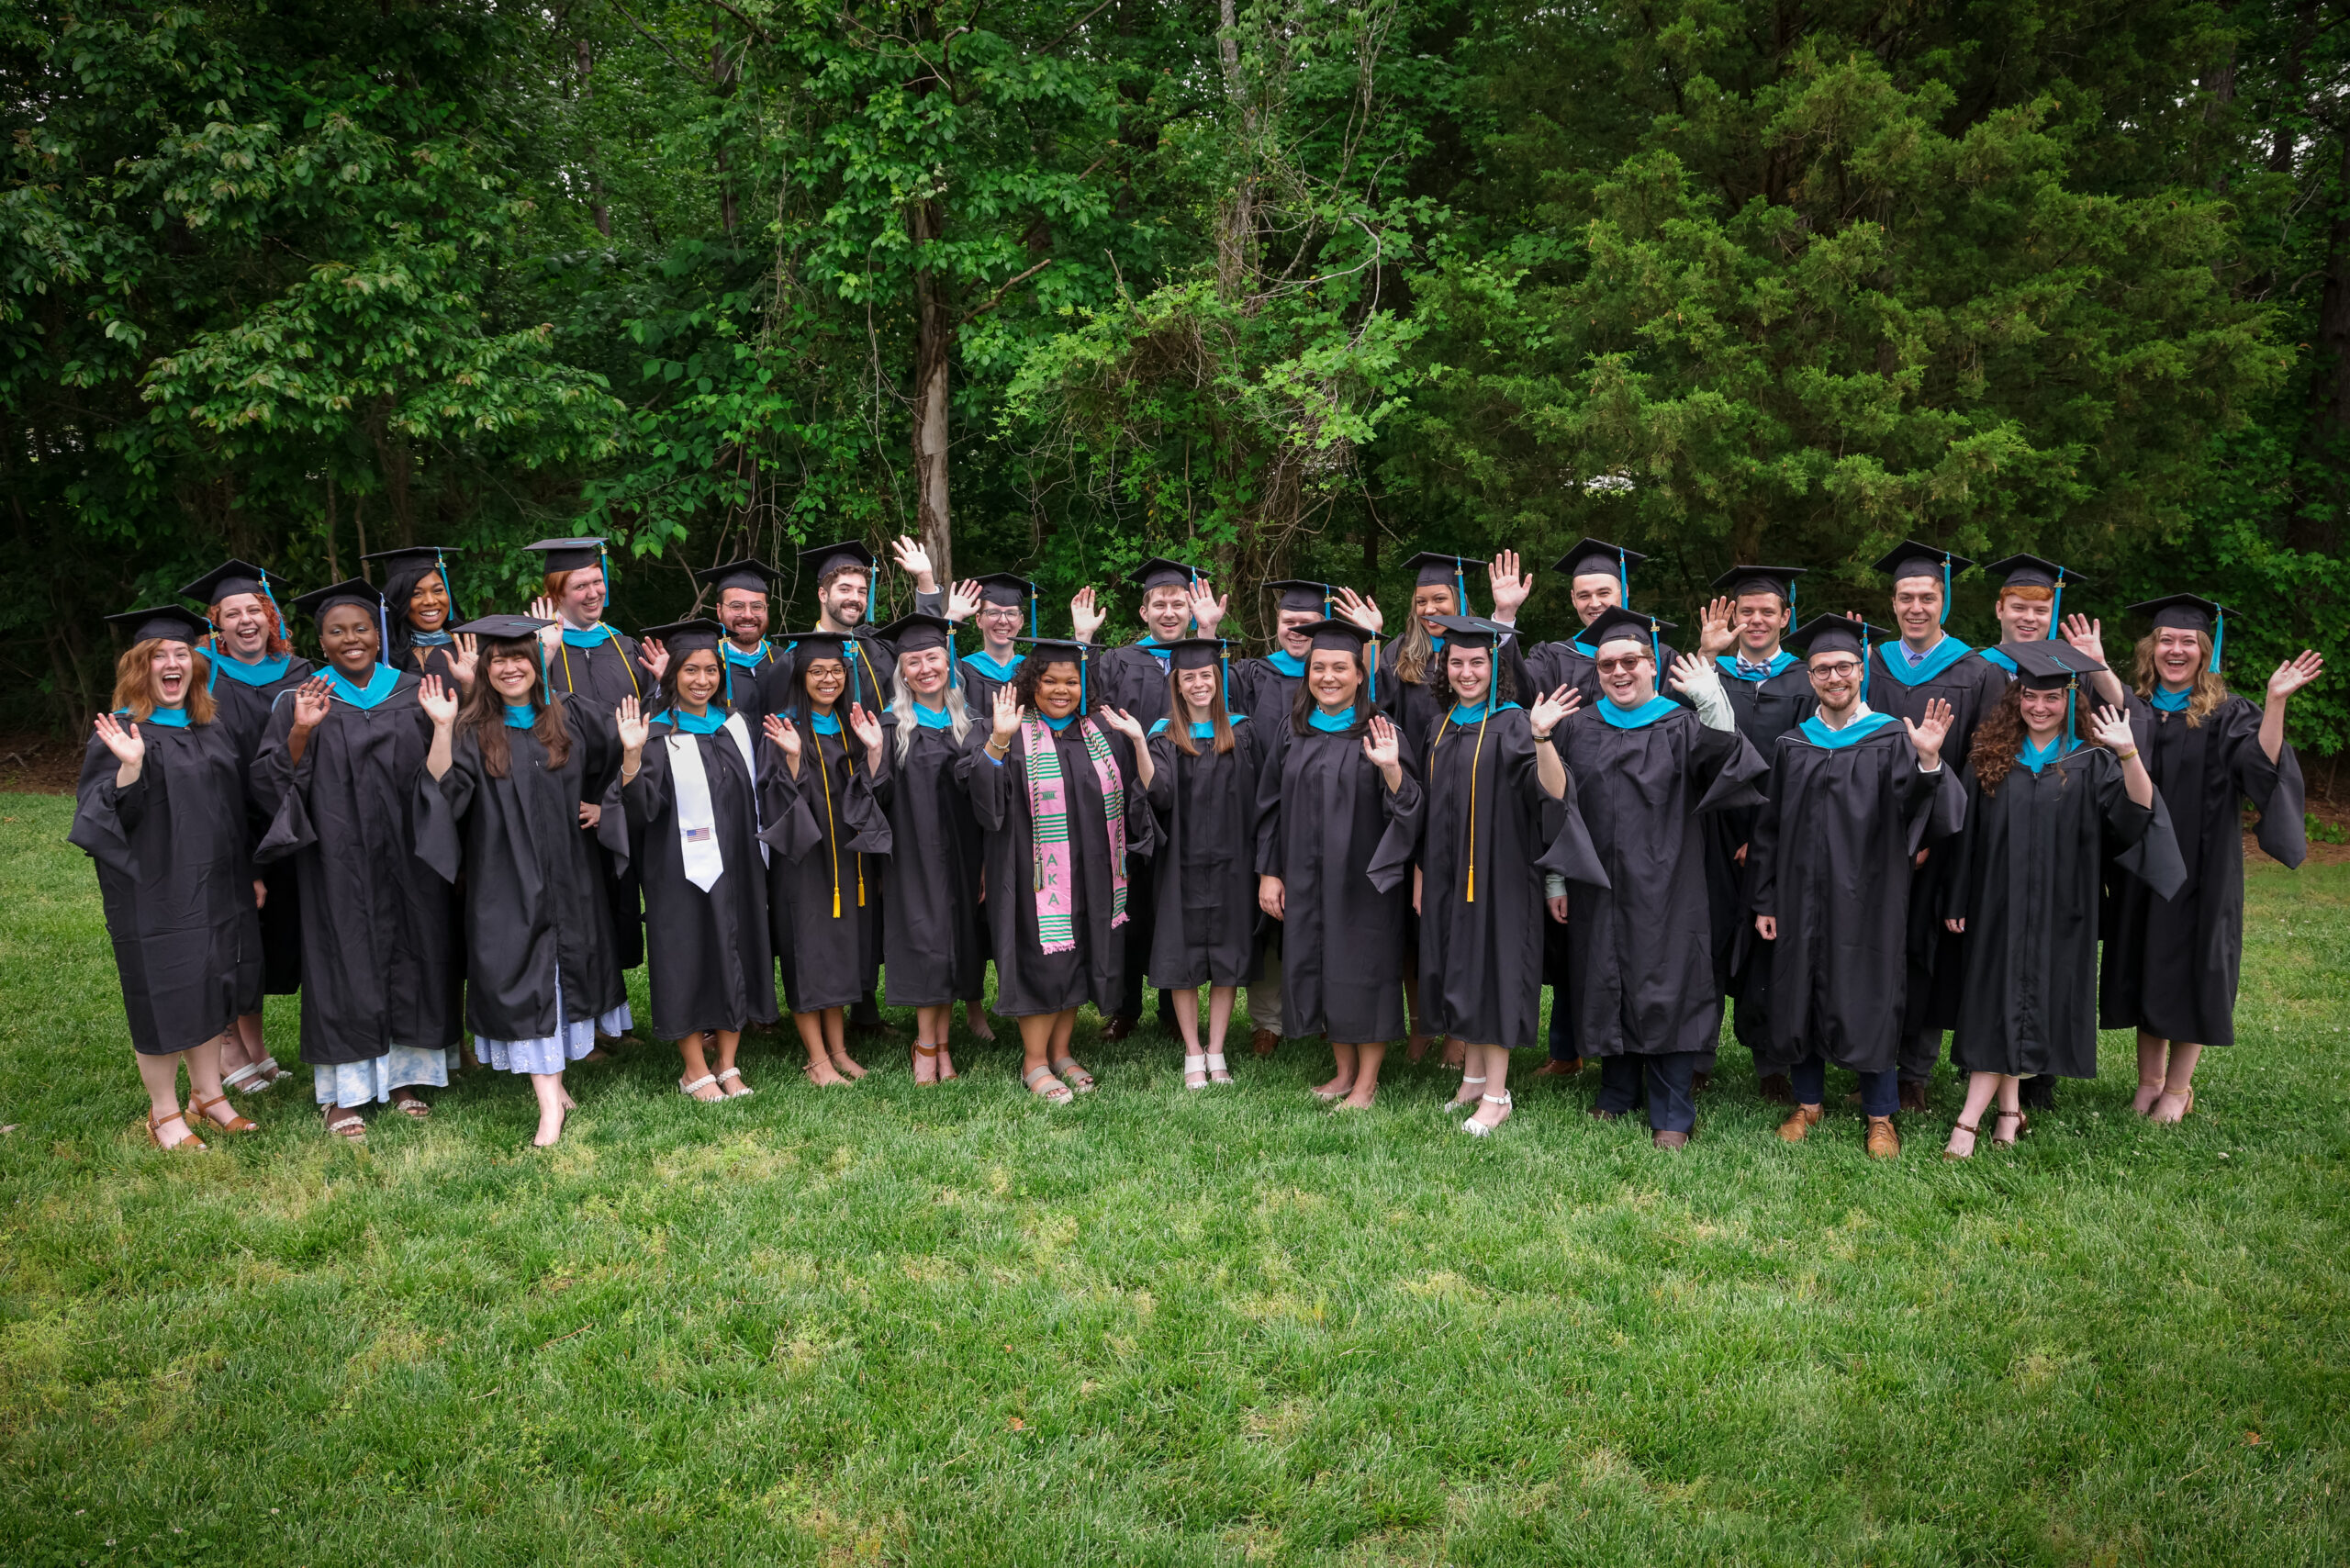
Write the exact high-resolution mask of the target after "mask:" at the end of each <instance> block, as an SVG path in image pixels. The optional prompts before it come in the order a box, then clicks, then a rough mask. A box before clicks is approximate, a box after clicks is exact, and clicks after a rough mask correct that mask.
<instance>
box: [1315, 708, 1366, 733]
mask: <svg viewBox="0 0 2350 1568" xmlns="http://www.w3.org/2000/svg"><path fill="white" fill-rule="evenodd" d="M1305 722H1306V723H1307V724H1308V725H1310V726H1312V727H1313V728H1315V729H1317V730H1319V731H1321V732H1322V733H1323V734H1326V735H1343V734H1346V733H1347V732H1348V730H1351V729H1353V728H1354V727H1355V711H1354V710H1353V709H1352V708H1348V709H1347V710H1345V711H1342V712H1337V713H1325V712H1324V711H1322V710H1321V708H1320V707H1319V706H1317V707H1315V710H1314V711H1312V712H1310V713H1308V714H1306V716H1305Z"/></svg>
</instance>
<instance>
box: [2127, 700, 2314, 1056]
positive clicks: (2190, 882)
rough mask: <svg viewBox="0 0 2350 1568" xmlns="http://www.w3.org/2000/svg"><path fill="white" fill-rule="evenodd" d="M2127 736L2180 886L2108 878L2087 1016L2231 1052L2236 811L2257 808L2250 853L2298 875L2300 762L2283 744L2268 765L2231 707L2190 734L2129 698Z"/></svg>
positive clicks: (2253, 719) (2238, 931) (2305, 848)
mask: <svg viewBox="0 0 2350 1568" xmlns="http://www.w3.org/2000/svg"><path fill="white" fill-rule="evenodd" d="M2130 727H2131V729H2132V731H2133V732H2134V733H2135V734H2136V735H2137V737H2138V744H2139V745H2140V746H2142V747H2143V748H2144V751H2145V761H2146V771H2147V772H2148V773H2150V774H2152V775H2153V776H2154V790H2155V792H2156V793H2157V794H2159V795H2160V796H2161V797H2162V801H2163V804H2164V806H2165V808H2166V809H2167V811H2168V813H2169V816H2170V820H2171V823H2172V826H2173V829H2174V832H2175V834H2176V838H2177V847H2178V853H2179V859H2180V863H2181V865H2182V866H2183V867H2184V868H2185V870H2186V873H2187V879H2186V882H2185V884H2184V885H2183V886H2182V887H2181V888H2180V889H2179V890H2178V891H2177V893H2175V894H2173V895H2172V896H2170V897H2168V898H2159V897H2156V896H2155V895H2154V891H2153V890H2150V889H2149V888H2148V887H2147V886H2146V885H2145V883H2144V882H2143V881H2142V880H2140V879H2136V878H2132V877H2117V878H2114V879H2111V883H2110V886H2109V888H2108V890H2107V895H2106V905H2105V916H2104V929H2105V975H2104V979H2103V980H2102V982H2101V983H2100V986H2099V991H2098V1013H2099V1015H2100V1017H2101V1019H2102V1022H2103V1025H2104V1026H2105V1027H2106V1028H2108V1029H2143V1030H2144V1031H2145V1032H2146V1033H2148V1034H2150V1035H2154V1036H2159V1037H2161V1038H2163V1039H2165V1040H2181V1041H2187V1042H2190V1043H2194V1044H2199V1045H2206V1046H2231V1045H2233V1044H2235V1038H2236V1023H2235V1011H2236V980H2237V977H2238V974H2239V972H2240V971H2241V969H2242V968H2243V964H2244V825H2243V816H2242V814H2241V802H2243V801H2245V800H2247V799H2248V800H2250V801H2252V803H2253V804H2254V805H2255V806H2256V807H2257V808H2259V811H2260V826H2259V828H2258V830H2257V837H2258V840H2259V843H2260V847H2261V848H2262V849H2263V850H2265V851H2266V852H2267V854H2268V855H2269V856H2270V857H2272V858H2274V859H2276V860H2277V861H2278V862H2280V863H2282V864H2284V865H2286V866H2299V865H2300V863H2301V861H2302V859H2303V857H2306V856H2307V855H2308V853H2309V843H2308V838H2307V832H2308V824H2307V822H2306V819H2305V818H2304V816H2303V812H2305V811H2306V810H2307V798H2306V796H2305V794H2304V793H2303V790H2302V784H2301V765H2300V758H2299V757H2297V756H2294V754H2293V748H2292V747H2291V746H2289V745H2288V746H2285V747H2284V748H2282V749H2281V750H2280V751H2279V752H2278V753H2277V760H2276V761H2275V762H2273V763H2272V762H2270V761H2269V760H2268V754H2267V753H2266V752H2264V751H2262V750H2261V749H2260V709H2259V708H2258V707H2257V706H2256V705H2255V704H2254V703H2252V702H2250V701H2247V700H2245V699H2244V698H2241V697H2230V698H2228V699H2226V700H2223V701H2222V702H2221V703H2220V705H2219V706H2218V707H2216V708H2214V709H2212V710H2211V711H2210V713H2209V714H2208V715H2206V716H2205V718H2204V720H2203V722H2202V723H2201V724H2199V725H2197V726H2195V727H2193V728H2189V727H2188V722H2187V716H2186V715H2185V714H2184V713H2163V712H2158V711H2155V709H2154V705H2153V704H2152V703H2150V702H2148V701H2147V700H2145V699H2143V698H2140V697H2132V699H2131V701H2130Z"/></svg>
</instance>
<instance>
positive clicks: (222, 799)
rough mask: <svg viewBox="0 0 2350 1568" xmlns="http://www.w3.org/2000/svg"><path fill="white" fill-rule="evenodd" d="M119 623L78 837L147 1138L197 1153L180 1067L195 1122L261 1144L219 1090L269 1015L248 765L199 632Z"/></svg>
mask: <svg viewBox="0 0 2350 1568" xmlns="http://www.w3.org/2000/svg"><path fill="white" fill-rule="evenodd" d="M108 619H109V620H110V621H112V622H114V623H115V624H117V625H118V626H121V627H123V628H124V629H125V630H126V631H128V632H129V633H130V637H131V645H130V647H129V650H128V651H127V652H125V653H124V654H123V655H122V657H121V658H120V659H119V660H117V663H116V666H115V687H114V700H115V711H113V712H111V713H105V714H101V715H100V716H99V718H98V721H97V726H96V734H95V735H93V736H92V737H91V740H90V745H89V748H88V750H87V751H86V752H85V753H84V756H83V759H82V781H81V785H80V787H79V789H78V790H76V803H75V806H74V811H73V831H72V832H71V833H70V834H68V835H67V837H68V840H69V842H71V843H73V844H75V845H78V846H80V847H81V848H82V850H83V851H84V853H86V854H87V855H88V856H89V857H90V858H91V859H92V860H94V861H95V862H96V863H97V872H98V893H99V896H100V898H101V899H102V900H103V901H104V903H105V907H106V935H108V936H109V937H110V938H112V939H113V942H114V957H115V969H116V972H117V974H118V975H119V976H120V977H121V980H122V1009H123V1015H124V1019H125V1022H126V1023H127V1024H128V1025H129V1031H130V1048H131V1050H132V1051H133V1052H135V1053H136V1055H137V1058H138V1061H139V1076H140V1081H142V1082H143V1083H145V1085H146V1087H147V1099H148V1112H147V1137H148V1139H149V1141H150V1142H151V1143H153V1144H154V1145H155V1146H156V1147H158V1148H186V1149H201V1148H205V1147H206V1145H205V1142H204V1140H203V1139H202V1138H200V1137H196V1132H195V1129H194V1127H193V1126H192V1125H191V1122H190V1119H189V1118H188V1117H187V1116H186V1115H185V1114H184V1113H183V1112H182V1111H181V1110H180V1101H179V1076H180V1065H181V1063H182V1062H185V1063H186V1065H187V1076H188V1087H189V1090H190V1102H189V1104H190V1109H191V1110H193V1111H194V1112H195V1113H196V1117H197V1118H199V1119H207V1120H209V1121H210V1122H211V1123H212V1124H213V1125H214V1126H218V1127H221V1128H223V1129H224V1130H226V1131H229V1132H233V1133H249V1132H252V1131H253V1130H254V1124H253V1123H252V1122H250V1121H248V1120H246V1119H245V1118H244V1117H243V1116H241V1115H239V1114H237V1113H236V1112H235V1111H234V1110H232V1109H230V1107H229V1097H228V1095H227V1093H226V1092H224V1091H223V1090H222V1088H221V1084H220V1048H221V1040H222V1037H223V1036H226V1035H227V1034H229V1031H231V1030H232V1029H234V1028H235V1027H236V1023H237V1019H238V1018H239V1017H240V1016H241V1015H242V1014H249V1013H258V1012H259V1011H261V927H260V924H259V923H258V921H257V920H256V919H255V917H254V899H255V897H256V896H257V895H258V893H259V891H260V887H259V884H258V883H257V882H256V880H255V879H254V877H253V871H252V861H251V859H250V857H249V853H248V846H247V838H246V831H245V771H244V764H243V758H242V756H241V753H240V751H239V749H238V745H237V742H236V738H235V736H234V735H232V734H230V733H229V729H228V727H227V726H226V725H224V724H221V723H219V722H217V710H215V708H214V707H213V703H212V697H211V694H210V693H209V692H208V691H207V690H206V689H205V676H206V673H207V670H206V664H207V661H206V659H205V657H204V655H201V654H199V653H198V652H197V651H196V643H197V641H198V640H199V639H200V638H201V637H202V636H203V634H204V632H205V630H206V626H205V622H204V621H203V620H202V618H200V617H198V616H196V615H192V614H190V613H189V612H188V611H186V610H181V609H178V608H176V607H166V608H162V609H155V610H132V611H131V612H130V613H129V614H128V615H116V616H110V617H108Z"/></svg>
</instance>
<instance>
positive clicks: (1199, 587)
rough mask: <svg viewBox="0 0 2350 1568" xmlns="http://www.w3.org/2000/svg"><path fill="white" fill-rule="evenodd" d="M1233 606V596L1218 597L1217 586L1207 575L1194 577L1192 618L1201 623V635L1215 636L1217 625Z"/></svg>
mask: <svg viewBox="0 0 2350 1568" xmlns="http://www.w3.org/2000/svg"><path fill="white" fill-rule="evenodd" d="M1231 608H1232V596H1231V595H1230V594H1225V596H1224V597H1223V598H1222V599H1218V598H1217V597H1216V592H1215V588H1214V585H1213V584H1211V583H1210V582H1209V581H1208V580H1207V578H1205V577H1194V578H1193V579H1192V620H1193V621H1195V622H1198V623H1199V628H1200V635H1201V636H1203V637H1213V636H1214V635H1215V629H1216V627H1217V625H1218V624H1219V623H1220V622H1222V621H1223V620H1224V618H1225V613H1226V612H1227V611H1229V610H1231Z"/></svg>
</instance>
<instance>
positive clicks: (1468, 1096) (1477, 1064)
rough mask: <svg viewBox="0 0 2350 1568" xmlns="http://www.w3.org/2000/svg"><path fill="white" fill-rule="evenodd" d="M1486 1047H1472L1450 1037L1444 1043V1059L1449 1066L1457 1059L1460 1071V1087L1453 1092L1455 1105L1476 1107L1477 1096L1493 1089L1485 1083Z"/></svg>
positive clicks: (1489, 1084)
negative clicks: (1484, 1053) (1484, 1055)
mask: <svg viewBox="0 0 2350 1568" xmlns="http://www.w3.org/2000/svg"><path fill="white" fill-rule="evenodd" d="M1484 1048H1485V1047H1483V1046H1472V1045H1469V1044H1467V1043H1465V1042H1463V1041H1460V1040H1456V1039H1452V1038H1450V1037H1449V1036H1448V1037H1447V1038H1446V1040H1445V1042H1444V1059H1445V1063H1446V1065H1448V1066H1450V1065H1454V1064H1455V1061H1456V1058H1457V1061H1458V1065H1459V1066H1460V1088H1459V1089H1457V1090H1455V1091H1454V1092H1453V1095H1452V1103H1453V1104H1455V1105H1474V1104H1475V1103H1477V1096H1479V1095H1480V1094H1483V1093H1484V1092H1487V1091H1488V1090H1491V1089H1492V1088H1493V1085H1492V1084H1491V1083H1488V1082H1487V1081H1485V1077H1486V1075H1485V1064H1484V1060H1483V1052H1484Z"/></svg>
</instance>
